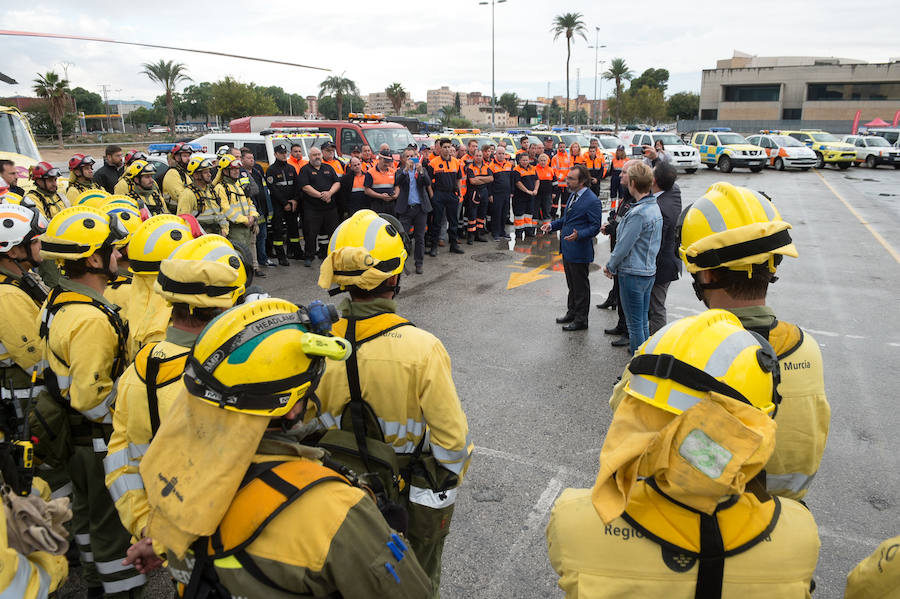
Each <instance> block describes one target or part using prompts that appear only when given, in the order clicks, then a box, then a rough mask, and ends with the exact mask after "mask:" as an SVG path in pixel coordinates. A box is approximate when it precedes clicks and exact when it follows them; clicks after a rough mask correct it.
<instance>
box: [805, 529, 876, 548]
mask: <svg viewBox="0 0 900 599" xmlns="http://www.w3.org/2000/svg"><path fill="white" fill-rule="evenodd" d="M819 536H820V537H829V538H833V539H839V540H841V541H853V542H854V543H857V544H859V545H865V546H866V547H871V548H872V549H873V550H874V549H875V548H876V547H878V546H879V545H880V544H881V543H882V541H884V539H876V538H874V537H860V536H858V535H853V534H848V533H847V532H845V531H837V530H832V529H831V528H829V527H827V526H819Z"/></svg>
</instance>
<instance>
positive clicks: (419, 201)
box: [394, 148, 431, 275]
mask: <svg viewBox="0 0 900 599" xmlns="http://www.w3.org/2000/svg"><path fill="white" fill-rule="evenodd" d="M400 164H401V166H402V168H398V169H397V174H396V175H395V178H394V185H395V186H396V187H397V188H398V189H399V190H400V194H399V195H398V196H397V206H396V208H395V210H396V213H397V218H399V219H400V224H402V225H403V228H404V229H406V233H407V234H408V235H409V236H410V237H411V238H413V239H415V249H414V253H413V255H414V257H415V263H416V274H419V275H420V274H422V262H423V261H424V260H425V228H426V221H427V219H428V213H429V212H431V197H430V195H429V194H430V193H431V177H429V176H428V171H426V170H425V167H424V166H422V164H421V162H420V159H419V154H418V152H416V151H415V150H414V149H410V148H407V149H406V150H404V151H403V160H401V161H400ZM411 179H412V180H414V181H415V184H414V185H413V184H411ZM410 192H412V193H410Z"/></svg>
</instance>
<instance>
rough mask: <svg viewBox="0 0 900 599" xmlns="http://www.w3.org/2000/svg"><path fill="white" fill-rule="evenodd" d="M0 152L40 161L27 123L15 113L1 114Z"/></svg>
mask: <svg viewBox="0 0 900 599" xmlns="http://www.w3.org/2000/svg"><path fill="white" fill-rule="evenodd" d="M0 152H12V153H13V154H21V155H23V156H28V157H29V158H33V159H34V160H40V159H41V155H40V153H38V149H37V146H35V145H34V140H33V139H32V138H31V135H30V134H29V133H28V129H27V128H26V127H25V123H23V122H22V119H21V118H19V116H18V115H16V114H13V113H9V112H7V113H0Z"/></svg>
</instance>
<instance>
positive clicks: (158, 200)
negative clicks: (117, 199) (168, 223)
mask: <svg viewBox="0 0 900 599" xmlns="http://www.w3.org/2000/svg"><path fill="white" fill-rule="evenodd" d="M155 174H156V167H155V166H153V165H152V164H150V163H149V162H147V161H146V160H135V161H134V162H132V163H131V164H130V165H128V166H127V167H126V168H125V173H124V174H123V175H122V180H121V181H120V182H119V183H123V187H124V188H125V189H124V190H122V194H123V195H127V196H128V197H130V198H133V199H134V200H135V201H137V202H139V205H141V206H142V207H145V208H147V211H148V212H149V213H150V215H151V216H155V215H157V214H166V213H168V212H169V209H168V208H167V207H166V202H165V201H164V200H163V196H162V193H160V191H159V187H157V185H156V181H155V180H154V179H153V175H155ZM119 183H116V189H117V191H116V193H119V192H118V188H119Z"/></svg>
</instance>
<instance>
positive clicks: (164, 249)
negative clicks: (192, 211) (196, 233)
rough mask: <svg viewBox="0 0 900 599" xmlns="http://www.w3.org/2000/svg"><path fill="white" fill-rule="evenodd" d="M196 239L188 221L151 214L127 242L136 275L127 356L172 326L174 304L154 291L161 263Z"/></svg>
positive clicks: (135, 352) (131, 265)
mask: <svg viewBox="0 0 900 599" xmlns="http://www.w3.org/2000/svg"><path fill="white" fill-rule="evenodd" d="M191 239H193V236H192V235H191V230H190V228H188V225H187V224H186V223H185V222H184V221H183V220H182V219H181V218H179V217H177V216H175V215H174V214H160V215H157V216H153V217H151V218H148V219H147V220H145V221H144V222H143V224H142V225H141V226H140V227H139V228H138V230H137V231H135V233H134V235H132V237H131V241H130V243H129V244H128V257H129V262H130V266H129V268H130V270H131V272H132V274H133V275H134V277H133V279H132V283H131V293H130V295H129V298H128V303H127V307H128V311H127V312H126V313H125V319H126V320H127V321H128V328H129V336H128V356H129V357H130V358H132V359H133V358H134V356H135V355H137V352H138V350H140V349H141V348H142V347H144V346H145V345H147V344H148V343H153V342H156V341H162V340H163V339H165V336H166V329H168V328H169V321H170V319H171V315H172V306H171V305H169V303H168V302H166V300H165V299H163V297H162V296H160V295H159V294H158V293H155V292H154V291H153V287H154V285H155V284H156V278H157V276H158V275H159V265H160V263H161V262H162V261H163V260H165V259H166V258H168V257H169V256H171V255H172V253H173V252H174V251H175V250H176V249H177V248H178V247H179V246H181V245H182V244H184V243H187V242H188V241H190V240H191Z"/></svg>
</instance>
